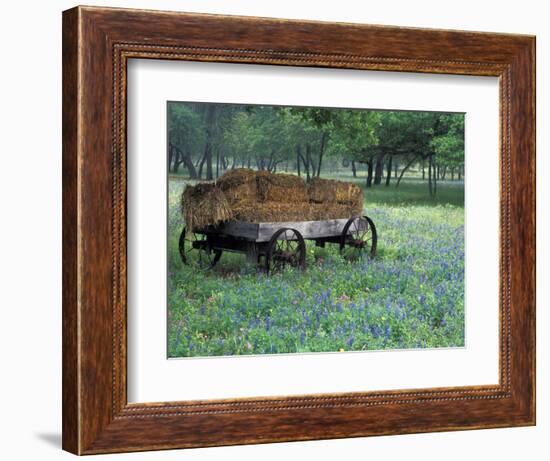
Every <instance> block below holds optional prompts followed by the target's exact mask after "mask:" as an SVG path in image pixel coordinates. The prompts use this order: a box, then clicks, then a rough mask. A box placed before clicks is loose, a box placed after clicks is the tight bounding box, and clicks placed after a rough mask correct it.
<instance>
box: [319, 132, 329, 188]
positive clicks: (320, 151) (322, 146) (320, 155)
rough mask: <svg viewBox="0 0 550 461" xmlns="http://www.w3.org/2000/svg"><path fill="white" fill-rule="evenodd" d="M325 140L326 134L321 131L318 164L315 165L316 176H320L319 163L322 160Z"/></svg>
mask: <svg viewBox="0 0 550 461" xmlns="http://www.w3.org/2000/svg"><path fill="white" fill-rule="evenodd" d="M326 142H327V134H326V133H325V132H324V131H323V134H322V136H321V147H320V148H319V164H318V165H317V177H319V176H321V163H322V162H323V154H324V153H325V146H326Z"/></svg>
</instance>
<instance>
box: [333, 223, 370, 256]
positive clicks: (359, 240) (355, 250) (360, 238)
mask: <svg viewBox="0 0 550 461" xmlns="http://www.w3.org/2000/svg"><path fill="white" fill-rule="evenodd" d="M377 242H378V235H377V233H376V226H375V225H374V222H373V221H372V219H370V218H369V217H368V216H354V217H353V218H350V219H349V220H348V222H347V223H346V224H345V226H344V229H343V230H342V236H341V237H340V254H342V255H344V256H347V257H350V258H357V257H358V256H359V255H360V254H361V253H362V252H363V251H367V252H368V255H369V256H370V257H371V258H374V257H375V256H376V244H377ZM346 247H347V248H346ZM348 250H349V251H348Z"/></svg>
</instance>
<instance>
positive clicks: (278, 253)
mask: <svg viewBox="0 0 550 461" xmlns="http://www.w3.org/2000/svg"><path fill="white" fill-rule="evenodd" d="M286 266H292V267H298V268H300V269H304V268H305V267H306V243H305V241H304V238H303V237H302V234H300V232H298V231H297V230H296V229H290V228H288V227H283V228H281V229H279V230H278V231H277V232H275V233H274V234H273V235H272V236H271V239H270V241H269V243H268V245H267V252H266V258H265V269H266V272H267V273H269V272H270V271H273V270H280V269H284V268H285V267H286Z"/></svg>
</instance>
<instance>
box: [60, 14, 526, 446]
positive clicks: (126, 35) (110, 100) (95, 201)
mask: <svg viewBox="0 0 550 461" xmlns="http://www.w3.org/2000/svg"><path fill="white" fill-rule="evenodd" d="M131 58H145V59H169V60H191V61H216V62H231V63H254V64H258V65H261V64H275V65H282V66H313V67H329V68H345V69H368V70H385V71H407V72H423V73H443V74H459V75H485V76H496V77H498V78H499V81H500V161H501V163H500V165H501V171H500V175H501V189H500V224H501V225H500V228H501V232H500V255H501V257H500V331H499V338H500V350H499V366H500V368H499V370H500V380H499V384H498V385H495V386H469V387H451V388H444V389H442V388H437V389H417V390H414V391H410V390H408V391H407V390H403V391H391V392H386V391H380V392H365V393H345V394H327V395H310V396H308V395H302V396H297V397H272V398H262V399H257V398H247V399H234V400H231V399H229V400H206V401H190V402H185V401H183V402H162V403H154V404H128V403H127V398H126V370H127V364H126V309H127V306H126V302H125V300H126V237H125V236H126V221H125V211H126V210H125V203H126V166H125V165H126V164H125V161H126V159H125V152H126V151H125V145H126V144H125V143H126V112H125V111H126V63H127V61H128V59H131ZM533 424H535V38H534V37H532V36H520V35H508V34H495V33H477V32H475V33H474V32H459V31H447V30H426V29H412V28H400V27H386V26H372V25H358V24H333V23H321V22H312V21H289V20H278V19H264V18H249V17H236V16H235V17H224V16H216V15H201V14H187V13H173V12H158V11H141V10H126V9H110V8H95V7H76V8H73V9H71V10H68V11H65V12H64V13H63V448H64V449H65V450H67V451H70V452H72V453H76V454H92V453H108V452H124V451H139V450H156V449H169V448H182V447H205V446H214V445H233V444H245V443H266V442H278V441H290V440H311V439H327V438H337V437H359V436H371V435H384V434H404V433H414V432H431V431H444V430H464V429H478V428H494V427H508V426H526V425H533Z"/></svg>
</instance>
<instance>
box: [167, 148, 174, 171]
mask: <svg viewBox="0 0 550 461" xmlns="http://www.w3.org/2000/svg"><path fill="white" fill-rule="evenodd" d="M173 150H174V146H172V143H171V142H169V143H168V171H169V172H170V171H172V172H173V170H172V157H173V155H174V152H173Z"/></svg>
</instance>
